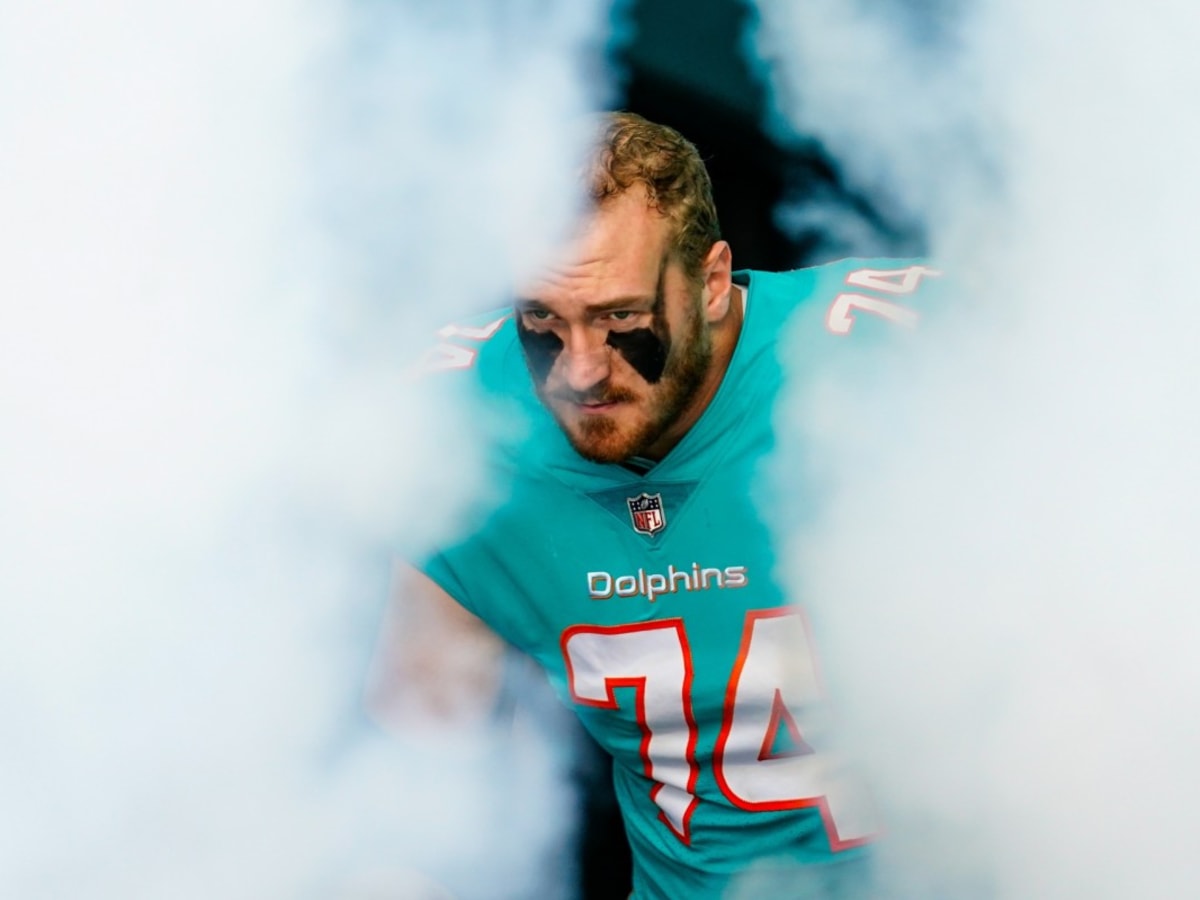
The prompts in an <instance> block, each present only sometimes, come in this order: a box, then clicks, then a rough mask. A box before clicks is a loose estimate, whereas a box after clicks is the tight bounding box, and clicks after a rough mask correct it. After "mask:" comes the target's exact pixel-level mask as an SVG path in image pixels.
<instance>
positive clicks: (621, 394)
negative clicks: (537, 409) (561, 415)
mask: <svg viewBox="0 0 1200 900" xmlns="http://www.w3.org/2000/svg"><path fill="white" fill-rule="evenodd" d="M548 396H549V399H551V400H558V401H561V402H563V403H572V404H583V403H627V402H629V401H632V400H636V399H637V394H635V393H633V391H631V390H629V389H627V388H613V387H608V386H607V385H599V386H597V387H594V388H591V389H590V390H586V391H569V390H557V391H551V392H550V394H549V395H548Z"/></svg>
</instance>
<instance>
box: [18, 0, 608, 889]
mask: <svg viewBox="0 0 1200 900" xmlns="http://www.w3.org/2000/svg"><path fill="white" fill-rule="evenodd" d="M606 13H607V9H606V6H605V4H603V3H601V2H587V3H573V4H569V5H568V8H564V9H558V8H555V9H553V10H550V9H547V8H545V7H544V4H541V3H536V2H527V3H520V2H513V3H506V4H480V3H469V2H463V3H449V4H446V3H438V4H434V3H421V2H408V3H398V4H389V5H387V6H386V7H385V6H383V5H379V4H373V3H351V4H341V5H338V4H332V5H323V6H322V5H312V4H305V3H299V2H292V0H269V2H266V3H258V4H254V5H253V8H250V7H247V6H246V5H245V4H236V3H228V2H218V3H216V4H215V5H214V4H206V5H204V6H202V7H201V6H195V5H193V6H189V5H186V4H165V5H164V4H162V3H150V2H143V0H120V2H115V3H108V4H105V5H104V6H103V8H101V7H99V6H93V5H89V4H83V5H82V6H78V5H77V6H75V7H72V9H71V10H70V12H69V14H68V13H66V12H63V11H62V10H60V9H58V8H57V7H54V6H53V5H47V4H38V3H32V2H24V0H4V2H3V4H0V183H2V186H0V196H3V197H4V201H3V204H2V205H0V240H2V241H3V246H4V254H3V259H4V262H3V265H2V266H0V298H2V300H0V302H2V304H3V310H4V314H3V322H2V325H0V445H2V446H3V447H4V451H3V454H2V462H0V509H2V510H3V512H2V513H0V530H2V535H3V548H4V549H3V551H2V553H3V557H2V564H0V597H2V598H3V602H2V603H0V685H2V686H3V690H2V691H0V747H2V748H3V749H0V797H3V798H4V800H3V802H2V803H0V847H3V850H2V851H0V894H3V895H4V896H7V897H22V898H38V897H61V896H78V897H97V898H107V897H121V898H129V897H162V896H172V897H205V898H211V897H229V898H239V897H244V898H254V900H261V898H263V897H302V896H322V897H327V896H343V895H344V896H370V895H371V892H372V891H379V890H384V889H385V888H386V890H388V891H390V892H391V893H390V894H389V896H406V897H433V896H438V895H439V894H438V891H439V890H441V889H440V888H437V887H435V885H437V884H441V885H443V886H445V887H447V888H450V889H453V890H454V891H455V892H456V893H457V895H458V896H461V897H470V896H479V895H480V894H481V892H483V894H484V895H486V896H499V895H498V894H497V893H496V885H497V884H501V885H505V886H507V887H509V888H511V890H513V891H514V892H519V891H520V890H522V888H525V889H528V887H529V885H530V884H531V883H537V880H538V879H539V878H542V877H543V875H542V873H541V870H542V869H544V868H545V865H544V863H545V859H544V856H545V854H547V853H552V851H553V849H554V847H555V842H556V841H560V840H561V837H562V835H561V831H562V829H563V828H564V827H565V826H564V825H563V824H562V823H564V822H568V821H569V819H570V810H569V803H568V802H567V800H566V799H565V798H564V797H563V791H562V788H561V785H559V784H558V783H557V782H556V781H555V780H554V778H553V777H552V776H550V775H547V774H545V773H546V772H553V769H554V766H553V765H552V763H553V760H552V759H547V758H546V756H545V754H546V752H547V751H546V749H545V748H544V747H542V746H541V745H539V744H538V743H537V742H536V741H526V742H525V743H524V744H518V747H520V748H521V749H522V751H523V752H522V753H520V754H518V755H517V756H516V757H515V758H513V757H506V756H504V755H503V754H504V753H505V752H511V749H509V750H505V747H506V746H509V747H510V745H504V746H497V745H496V744H495V742H494V739H493V737H492V736H490V735H487V734H483V735H480V736H479V737H478V739H477V740H475V741H471V742H464V744H463V745H461V746H455V747H449V748H447V747H444V746H438V747H433V746H426V745H424V744H422V743H421V742H420V741H417V740H416V739H414V740H412V741H410V742H407V743H404V742H401V743H396V742H394V741H390V740H385V739H384V738H382V737H381V736H380V735H379V734H378V733H377V732H375V731H374V730H373V728H372V726H371V725H370V724H369V723H368V722H366V720H365V719H364V718H363V716H362V714H361V712H360V701H359V697H360V692H361V682H362V678H363V676H364V673H365V670H366V654H367V652H368V650H369V648H370V646H371V643H372V639H373V636H374V630H375V628H376V627H377V625H378V620H379V616H380V614H381V609H382V604H383V602H384V599H385V597H386V593H387V585H388V578H389V571H388V568H389V561H388V550H389V548H391V547H394V546H397V545H400V544H405V543H409V544H411V543H412V542H414V541H421V540H429V539H432V538H433V537H436V535H437V534H438V533H440V532H441V530H442V529H444V528H446V527H447V526H448V525H449V524H450V523H451V522H452V520H453V515H454V511H455V509H456V508H457V504H458V501H459V500H461V499H462V498H463V497H464V495H466V494H469V493H470V492H471V491H474V490H475V489H476V488H477V487H478V481H479V479H478V476H477V475H475V474H473V473H474V458H473V454H472V448H470V447H468V446H463V445H462V442H461V441H458V440H456V439H455V431H454V421H453V418H452V415H451V413H450V412H449V411H447V410H446V409H445V408H444V407H443V406H442V405H440V404H438V402H437V400H436V398H432V397H430V396H428V395H426V394H421V393H417V392H414V391H413V390H412V388H411V384H410V381H409V380H408V379H407V370H406V369H405V362H406V359H407V358H408V357H409V356H410V355H411V353H412V352H414V351H415V349H416V348H417V347H419V346H422V345H424V344H425V343H427V342H428V341H429V339H430V336H431V334H432V330H433V327H435V325H440V324H444V323H445V322H447V321H452V320H453V319H454V318H455V317H457V316H459V315H462V314H464V313H466V312H469V311H474V310H476V309H479V308H481V307H487V306H488V305H494V304H496V303H498V302H499V301H500V299H501V298H502V297H503V296H504V290H505V286H506V285H507V284H508V283H510V281H511V279H512V276H513V274H514V273H517V272H520V271H522V270H523V268H524V267H526V266H528V265H529V264H530V262H531V260H532V258H533V256H534V254H535V253H536V252H537V251H538V249H539V248H541V247H544V246H545V245H546V244H548V242H549V241H550V240H551V237H552V235H553V234H555V233H556V232H557V231H558V230H559V229H560V228H561V225H562V223H563V222H564V221H566V219H567V217H568V216H569V215H570V213H571V211H572V202H573V201H572V196H571V192H570V190H569V189H568V188H567V185H569V184H570V172H569V171H567V170H566V166H565V164H564V162H563V161H564V160H568V159H570V157H571V155H572V149H573V147H574V144H573V141H574V137H573V135H575V134H576V133H577V130H576V129H575V128H574V127H573V123H574V122H575V121H576V120H577V118H578V117H579V115H580V114H581V113H583V112H585V111H586V110H588V109H590V108H593V107H595V106H596V105H598V104H599V103H600V102H601V101H602V99H603V97H604V92H605V91H606V90H607V87H606V81H605V78H604V76H603V74H602V68H600V67H599V65H598V63H600V62H602V57H601V52H602V42H603V37H604V35H605V33H606V31H605V29H606V28H607V24H606ZM498 771H501V772H503V775H504V781H503V783H504V785H505V786H506V787H505V789H504V790H505V791H510V792H517V794H515V795H519V796H520V797H521V798H522V804H521V805H516V804H513V803H512V802H511V801H512V798H513V796H515V795H514V794H513V793H505V792H504V791H501V790H498V788H497V784H498V783H499V779H497V777H496V775H497V772H498ZM463 860H471V861H472V863H473V864H480V868H474V867H473V866H472V867H467V866H464V865H463ZM481 870H482V871H483V872H485V873H487V874H488V876H489V877H490V879H491V880H490V881H489V883H488V884H487V885H485V886H481V885H480V883H479V880H480V875H479V874H478V873H479V872H480V871H481ZM553 890H554V888H553V886H551V887H549V888H547V891H548V893H547V894H546V895H547V896H551V895H552V894H551V893H549V892H550V891H553Z"/></svg>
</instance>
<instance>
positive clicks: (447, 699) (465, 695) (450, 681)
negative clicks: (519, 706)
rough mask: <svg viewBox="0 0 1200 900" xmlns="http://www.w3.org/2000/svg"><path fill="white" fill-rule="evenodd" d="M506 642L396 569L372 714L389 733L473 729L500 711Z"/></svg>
mask: <svg viewBox="0 0 1200 900" xmlns="http://www.w3.org/2000/svg"><path fill="white" fill-rule="evenodd" d="M504 652H505V643H504V641H503V640H501V639H500V638H499V637H498V636H497V635H496V634H495V632H493V631H492V630H491V629H490V628H488V627H487V626H486V625H484V624H483V622H482V621H481V620H480V619H479V618H478V617H477V616H474V615H472V614H471V613H469V612H467V610H465V609H463V607H462V606H461V605H459V603H458V602H457V601H455V600H454V598H452V597H451V596H450V595H449V594H447V593H446V592H445V591H444V590H442V589H441V588H440V587H438V586H437V585H436V584H435V583H434V582H433V581H432V580H431V579H430V578H429V577H428V576H426V575H424V574H423V573H421V572H418V571H417V570H416V569H414V568H412V567H411V566H408V565H400V566H398V567H397V569H396V572H395V575H394V577H393V583H392V596H391V599H390V602H389V604H388V611H387V615H386V616H385V619H384V623H383V629H382V633H381V635H380V639H379V646H378V648H377V649H376V653H375V659H374V661H373V663H372V665H371V672H370V674H369V677H368V682H367V692H366V703H367V709H368V711H369V712H370V714H371V716H372V717H373V718H374V719H375V720H376V721H377V722H378V723H379V724H380V725H381V726H383V727H384V728H386V729H388V730H399V729H404V728H413V727H422V726H424V727H437V726H443V727H444V726H451V727H453V726H456V725H468V724H476V723H480V722H482V721H483V720H484V719H485V718H486V717H487V716H488V714H489V713H490V712H491V711H492V710H493V709H494V708H495V705H496V699H497V693H498V690H499V687H500V677H501V660H502V657H503V655H504Z"/></svg>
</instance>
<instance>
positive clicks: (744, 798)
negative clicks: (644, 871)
mask: <svg viewBox="0 0 1200 900" xmlns="http://www.w3.org/2000/svg"><path fill="white" fill-rule="evenodd" d="M561 643H562V651H563V657H564V659H565V661H566V665H567V678H568V684H569V687H570V692H571V697H572V699H573V700H574V701H575V702H576V703H579V704H581V705H584V706H592V707H597V708H601V709H613V710H615V709H617V708H618V707H619V706H620V705H621V703H620V701H619V700H618V698H617V695H616V694H615V691H616V689H617V688H632V689H633V697H634V700H633V707H634V710H633V711H634V713H635V715H636V717H637V721H638V725H639V726H640V727H641V730H642V742H641V747H640V754H641V762H642V768H643V772H644V774H645V775H646V777H647V778H648V779H649V780H650V781H651V782H653V787H652V788H651V791H650V796H651V799H652V800H653V801H654V803H655V804H656V805H657V806H658V808H659V811H660V812H659V819H660V821H662V822H663V823H664V824H665V825H666V826H667V827H668V828H669V829H670V830H671V831H672V832H673V833H674V834H675V836H676V837H677V838H679V839H680V840H681V841H683V842H684V843H685V844H688V843H690V841H691V829H690V821H691V818H692V814H693V813H694V812H695V810H696V806H697V804H698V803H699V802H701V801H700V800H699V799H698V798H697V796H696V781H697V778H698V776H699V773H700V770H699V765H698V763H697V761H696V746H697V739H698V729H697V725H696V719H695V716H694V715H693V711H692V674H693V669H692V654H691V649H690V646H689V644H688V638H687V633H686V631H685V629H684V624H683V620H682V619H662V620H655V621H651V622H639V623H635V624H630V625H615V626H598V625H577V626H574V627H572V628H568V629H567V630H566V631H565V632H563V635H562V642H561ZM820 700H821V690H820V683H819V678H818V675H817V669H816V664H815V662H814V659H813V656H812V653H811V647H810V645H809V642H808V637H807V629H806V628H805V623H804V618H803V616H802V615H801V614H800V613H799V612H797V611H796V610H794V609H792V608H790V607H784V608H778V609H765V610H750V611H748V612H747V613H746V618H745V623H744V626H743V631H742V636H741V643H740V646H739V650H738V655H737V660H736V663H735V664H734V667H733V671H732V673H731V675H730V678H729V682H728V685H727V687H726V691H725V698H724V706H723V710H722V716H721V722H720V726H719V728H720V731H719V733H718V735H717V738H716V745H715V750H714V752H713V756H712V774H713V776H714V778H715V780H716V783H717V786H718V788H719V790H720V792H721V794H722V795H723V796H724V798H725V799H726V800H727V801H728V802H729V803H730V804H732V805H733V806H735V807H737V808H739V809H742V810H746V811H750V812H754V811H772V810H787V809H802V808H806V807H807V808H814V809H816V810H818V811H819V813H820V815H821V819H822V821H823V823H824V825H825V831H826V834H827V835H828V838H829V843H830V847H831V848H832V849H833V850H834V851H838V850H845V849H848V848H850V847H856V846H859V845H861V844H864V843H867V842H868V841H869V840H871V838H872V837H873V836H874V835H875V833H876V832H877V831H878V828H877V827H876V824H875V815H874V807H873V805H872V804H871V802H870V800H869V798H868V797H867V796H866V793H865V790H864V789H863V788H862V787H861V785H860V784H859V782H858V779H857V778H854V777H852V776H851V775H850V774H849V773H848V772H847V770H846V768H845V767H844V766H843V765H841V764H840V763H839V762H838V760H837V759H836V758H835V757H834V756H833V755H832V754H829V753H827V752H823V751H822V750H821V748H820V747H814V746H811V745H810V744H809V742H808V740H809V739H808V737H807V736H806V729H805V728H804V727H803V726H804V724H806V723H804V721H803V719H804V713H803V711H804V710H806V709H808V710H812V709H816V708H819V707H820V706H821V703H820ZM627 702H628V701H627ZM705 725H706V726H708V725H709V723H707V722H706V723H705ZM710 727H711V726H710ZM782 733H786V735H785V736H786V737H787V738H788V739H789V740H788V745H789V748H790V749H789V751H788V752H785V753H778V752H776V750H775V748H776V747H777V746H778V738H779V737H780V736H781V734H782ZM710 739H711V738H710Z"/></svg>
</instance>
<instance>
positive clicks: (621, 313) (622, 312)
mask: <svg viewBox="0 0 1200 900" xmlns="http://www.w3.org/2000/svg"><path fill="white" fill-rule="evenodd" d="M608 317H609V318H610V319H615V320H616V321H618V322H624V321H627V320H628V319H632V318H633V313H632V312H631V311H630V310H628V309H618V310H615V311H614V312H610V313H609V314H608Z"/></svg>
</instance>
